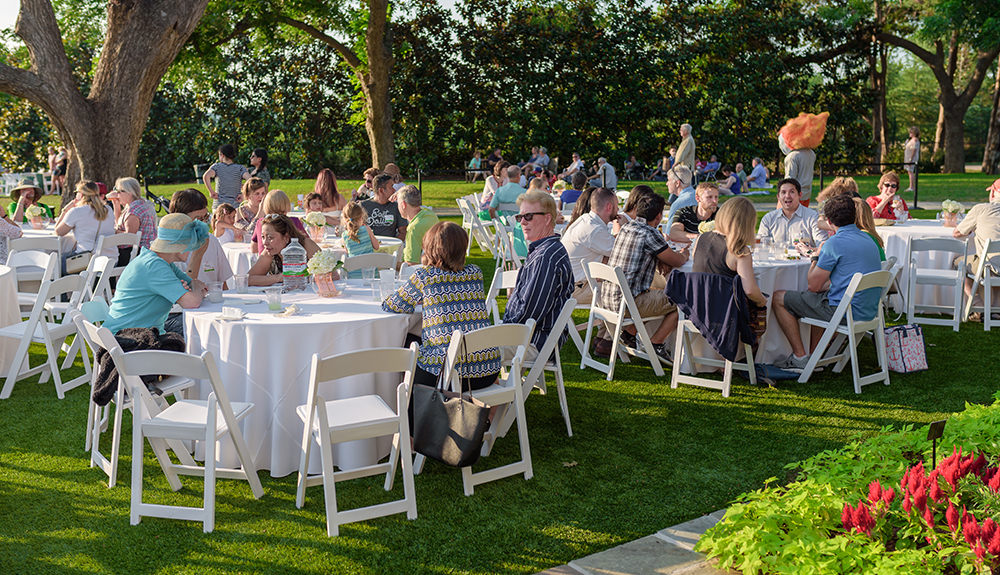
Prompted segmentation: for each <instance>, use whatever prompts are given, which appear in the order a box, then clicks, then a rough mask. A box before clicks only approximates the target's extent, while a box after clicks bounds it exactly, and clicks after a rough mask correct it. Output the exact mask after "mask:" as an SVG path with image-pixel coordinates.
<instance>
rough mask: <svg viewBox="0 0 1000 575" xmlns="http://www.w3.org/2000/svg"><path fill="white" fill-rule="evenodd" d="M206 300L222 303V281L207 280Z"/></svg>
mask: <svg viewBox="0 0 1000 575" xmlns="http://www.w3.org/2000/svg"><path fill="white" fill-rule="evenodd" d="M208 301H210V302H212V303H222V282H208Z"/></svg>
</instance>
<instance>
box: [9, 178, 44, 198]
mask: <svg viewBox="0 0 1000 575" xmlns="http://www.w3.org/2000/svg"><path fill="white" fill-rule="evenodd" d="M31 189H35V190H38V193H37V194H35V195H36V196H40V195H42V189H41V188H39V187H38V186H36V185H35V180H33V179H31V178H25V179H23V180H21V181H20V182H18V184H17V187H15V188H14V189H13V190H11V191H10V199H11V200H12V201H13V202H14V203H17V200H19V199H20V198H21V190H31Z"/></svg>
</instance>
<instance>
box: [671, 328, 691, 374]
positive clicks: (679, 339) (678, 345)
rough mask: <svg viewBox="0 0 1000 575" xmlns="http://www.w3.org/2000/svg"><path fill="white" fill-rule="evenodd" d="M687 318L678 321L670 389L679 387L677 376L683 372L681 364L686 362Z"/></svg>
mask: <svg viewBox="0 0 1000 575" xmlns="http://www.w3.org/2000/svg"><path fill="white" fill-rule="evenodd" d="M687 326H688V323H687V320H684V319H682V320H680V321H678V322H677V329H675V330H674V367H673V369H671V370H670V389H677V385H678V384H679V383H680V382H679V381H678V380H677V378H678V377H680V374H681V365H682V364H683V363H684V337H685V335H686V334H687Z"/></svg>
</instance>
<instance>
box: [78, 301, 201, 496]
mask: <svg viewBox="0 0 1000 575" xmlns="http://www.w3.org/2000/svg"><path fill="white" fill-rule="evenodd" d="M107 311H108V304H107V303H106V302H105V301H104V300H103V299H102V298H96V299H94V300H91V301H89V302H87V303H85V304H83V305H82V306H81V308H80V310H72V311H70V312H69V313H70V320H71V321H73V322H74V323H75V324H76V326H77V329H78V330H79V332H80V334H81V335H82V336H83V339H84V340H85V341H86V342H87V346H88V347H89V348H90V353H91V356H92V357H93V358H94V369H93V376H92V378H91V382H90V401H89V406H88V409H87V429H86V442H85V447H84V449H87V450H89V451H90V466H91V467H100V468H101V470H102V471H104V473H105V474H107V476H108V487H109V488H110V487H114V486H115V483H116V482H117V480H118V452H119V448H120V445H121V433H122V413H123V412H124V411H125V410H128V411H132V396H131V395H130V394H129V390H128V386H127V385H125V381H124V379H123V378H121V377H119V378H118V385H117V389H116V390H115V394H114V398H113V399H112V402H113V403H114V406H115V407H114V427H113V437H112V440H111V456H110V457H105V456H104V454H103V453H101V449H100V443H101V434H102V433H104V432H105V431H107V430H108V428H109V426H110V425H111V410H110V405H105V406H100V405H98V404H97V403H95V402H94V392H95V391H96V389H95V388H96V384H97V379H98V377H99V376H100V373H99V371H98V364H97V354H98V351H100V350H102V349H103V350H105V351H109V350H110V349H112V348H114V347H117V346H118V341H117V340H116V339H115V336H114V335H113V334H112V333H111V331H110V330H108V329H107V328H104V327H97V325H95V324H96V322H100V321H104V319H106V318H107ZM194 383H195V382H194V380H193V379H191V378H188V377H176V376H171V377H165V378H163V379H161V380H160V381H157V382H155V383H154V384H153V385H154V386H155V387H156V388H157V389H158V390H159V391H160V394H159V395H158V396H152V394H151V397H152V398H153V401H155V402H156V403H157V405H158V407H159V409H161V410H163V409H166V408H167V407H169V404H168V403H167V401H166V399H165V397H166V396H168V395H173V396H174V398H175V399H176V400H178V401H180V400H181V399H183V398H184V396H183V392H184V390H186V389H188V388H190V387H192V386H194ZM168 444H170V446H171V448H173V449H174V452H175V453H177V456H178V458H179V459H181V460H182V461H185V463H186V464H187V465H194V460H193V459H191V457H190V454H189V453H188V451H187V449H186V448H185V447H184V446H183V445H182V444H181V443H180V442H176V443H172V440H171V441H168Z"/></svg>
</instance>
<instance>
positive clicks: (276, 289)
mask: <svg viewBox="0 0 1000 575" xmlns="http://www.w3.org/2000/svg"><path fill="white" fill-rule="evenodd" d="M264 295H265V296H267V309H268V311H281V286H272V287H269V288H265V289H264Z"/></svg>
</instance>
